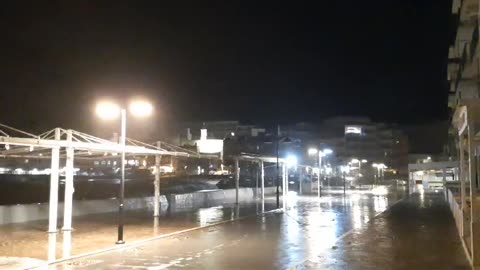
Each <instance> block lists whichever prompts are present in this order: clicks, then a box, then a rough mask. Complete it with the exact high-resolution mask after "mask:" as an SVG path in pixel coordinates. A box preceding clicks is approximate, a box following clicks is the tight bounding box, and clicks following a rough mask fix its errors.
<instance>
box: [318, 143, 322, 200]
mask: <svg viewBox="0 0 480 270" xmlns="http://www.w3.org/2000/svg"><path fill="white" fill-rule="evenodd" d="M321 179H322V151H318V182H317V188H318V190H317V193H318V198H320V197H321V190H320V188H321V186H320V181H321Z"/></svg>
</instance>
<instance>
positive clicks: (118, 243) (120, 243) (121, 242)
mask: <svg viewBox="0 0 480 270" xmlns="http://www.w3.org/2000/svg"><path fill="white" fill-rule="evenodd" d="M115 244H117V245H123V244H125V241H123V240H117V242H115Z"/></svg>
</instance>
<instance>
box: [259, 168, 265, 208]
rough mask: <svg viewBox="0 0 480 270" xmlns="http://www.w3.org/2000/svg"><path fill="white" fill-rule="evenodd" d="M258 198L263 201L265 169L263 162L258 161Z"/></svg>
mask: <svg viewBox="0 0 480 270" xmlns="http://www.w3.org/2000/svg"><path fill="white" fill-rule="evenodd" d="M260 179H261V180H260V181H261V184H260V193H261V195H260V197H261V198H262V201H263V200H265V167H264V164H263V161H262V160H261V161H260Z"/></svg>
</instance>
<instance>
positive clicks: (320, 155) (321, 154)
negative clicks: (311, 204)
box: [308, 148, 333, 198]
mask: <svg viewBox="0 0 480 270" xmlns="http://www.w3.org/2000/svg"><path fill="white" fill-rule="evenodd" d="M331 153H333V151H332V149H329V148H326V149H323V150H318V149H317V148H310V149H308V154H309V155H317V154H318V181H317V193H318V197H319V198H320V197H321V196H322V190H321V185H320V179H321V175H322V158H323V157H325V156H327V155H330V154H331Z"/></svg>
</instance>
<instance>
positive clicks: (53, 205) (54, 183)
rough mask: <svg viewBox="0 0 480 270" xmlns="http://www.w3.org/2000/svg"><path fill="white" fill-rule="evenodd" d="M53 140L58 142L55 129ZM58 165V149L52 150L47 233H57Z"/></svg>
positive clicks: (58, 130) (58, 135) (57, 131)
mask: <svg viewBox="0 0 480 270" xmlns="http://www.w3.org/2000/svg"><path fill="white" fill-rule="evenodd" d="M55 140H60V129H59V128H56V129H55ZM59 163H60V147H58V146H57V147H53V148H52V157H51V165H50V197H49V204H48V232H49V233H56V232H57V218H58V217H57V212H58V167H59Z"/></svg>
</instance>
